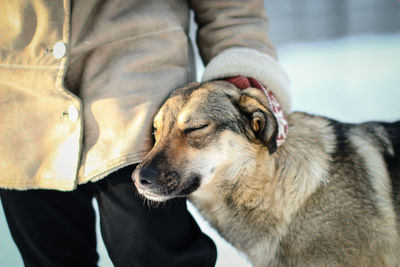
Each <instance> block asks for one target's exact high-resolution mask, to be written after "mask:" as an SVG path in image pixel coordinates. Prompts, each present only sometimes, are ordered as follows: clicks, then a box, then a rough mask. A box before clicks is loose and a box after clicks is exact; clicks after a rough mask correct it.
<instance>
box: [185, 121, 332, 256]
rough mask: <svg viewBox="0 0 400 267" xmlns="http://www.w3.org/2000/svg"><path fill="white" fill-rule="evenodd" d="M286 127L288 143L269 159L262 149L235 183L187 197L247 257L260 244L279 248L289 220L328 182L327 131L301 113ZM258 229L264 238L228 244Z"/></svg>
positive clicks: (212, 186) (220, 182) (222, 183)
mask: <svg viewBox="0 0 400 267" xmlns="http://www.w3.org/2000/svg"><path fill="white" fill-rule="evenodd" d="M288 121H289V127H290V131H289V135H288V138H287V140H286V142H285V143H284V144H283V145H282V146H281V147H279V149H278V150H277V151H276V152H275V153H274V154H273V155H269V152H268V150H267V149H266V148H260V149H259V151H258V152H257V156H256V157H255V159H254V161H253V162H251V161H249V162H248V164H244V165H243V167H242V169H241V170H240V171H239V172H238V175H237V176H236V177H234V178H232V177H230V178H229V181H228V180H224V179H221V180H218V179H217V182H216V183H214V184H210V185H207V186H206V188H203V189H200V190H199V191H198V192H195V193H194V194H193V195H192V196H191V200H192V202H193V203H194V204H195V206H196V207H198V209H199V210H200V212H201V213H202V214H203V216H204V217H205V218H206V219H207V220H209V221H210V223H211V224H212V225H213V226H214V227H215V228H216V229H218V231H219V232H220V234H221V235H222V236H224V237H225V238H226V239H227V240H228V241H230V242H231V243H233V244H234V245H235V246H236V247H238V248H239V249H241V250H243V251H245V252H246V253H250V252H249V250H251V249H252V248H251V246H254V243H257V242H255V240H259V239H260V238H261V239H265V238H267V239H269V241H268V242H269V243H271V244H272V243H275V244H276V245H277V240H279V238H280V237H281V236H283V235H284V234H285V232H286V229H287V227H288V226H289V225H290V222H291V218H292V216H293V215H294V214H295V213H296V212H297V211H298V209H299V208H300V207H301V205H302V204H303V201H304V199H307V198H306V197H305V196H311V194H313V193H314V192H315V190H317V188H318V187H320V186H321V185H323V184H324V183H327V182H328V181H327V180H326V177H327V175H326V173H327V171H328V170H327V169H328V161H329V158H327V156H326V155H329V154H330V152H331V150H332V147H333V145H334V142H335V139H334V136H331V134H330V133H329V130H327V129H328V128H329V126H328V125H326V127H324V128H320V127H319V128H317V127H315V126H314V125H313V124H312V121H311V122H310V120H307V119H306V118H305V115H304V114H302V113H293V114H291V115H289V116H288ZM327 123H328V122H327ZM326 140H329V141H328V142H327V141H326ZM322 150H323V151H322ZM319 152H320V153H319ZM261 163H262V164H261ZM232 179H233V180H232ZM255 210H257V211H258V213H257V212H254V211H255ZM252 225H257V227H253V226H252ZM260 225H262V226H263V228H264V229H265V233H267V235H261V236H260V233H259V232H257V233H253V234H254V237H251V238H248V239H247V240H249V241H250V240H251V242H249V244H243V239H242V240H241V243H240V244H238V243H237V242H238V241H237V240H232V239H231V238H230V237H231V236H238V235H237V234H231V233H230V232H231V231H241V229H242V230H243V231H245V232H246V234H249V229H260ZM260 241H261V240H260ZM263 242H265V240H263ZM270 249H271V250H274V248H273V247H271V248H270ZM270 253H272V254H273V253H274V252H273V251H270Z"/></svg>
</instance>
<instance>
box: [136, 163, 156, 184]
mask: <svg viewBox="0 0 400 267" xmlns="http://www.w3.org/2000/svg"><path fill="white" fill-rule="evenodd" d="M157 177H158V173H157V171H156V170H155V169H153V168H152V167H150V166H148V167H144V168H142V169H141V170H140V172H139V179H138V180H139V183H140V184H141V185H142V186H149V185H151V184H153V183H155V182H156V180H157Z"/></svg>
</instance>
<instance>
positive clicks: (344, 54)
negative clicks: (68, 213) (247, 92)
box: [0, 33, 400, 267]
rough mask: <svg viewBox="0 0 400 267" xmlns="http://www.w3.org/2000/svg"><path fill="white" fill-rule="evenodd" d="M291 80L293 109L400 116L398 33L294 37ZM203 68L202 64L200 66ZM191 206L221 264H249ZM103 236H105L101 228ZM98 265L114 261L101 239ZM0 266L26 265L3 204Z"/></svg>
mask: <svg viewBox="0 0 400 267" xmlns="http://www.w3.org/2000/svg"><path fill="white" fill-rule="evenodd" d="M278 54H279V57H280V62H281V64H282V66H283V67H284V69H285V70H286V71H287V72H288V75H289V77H290V80H291V84H292V100H293V101H292V102H293V105H292V107H293V108H292V110H296V111H307V112H310V113H315V114H319V115H324V116H329V117H331V118H335V119H339V120H343V121H346V122H361V121H365V120H384V121H392V120H396V119H400V33H397V34H390V35H368V36H358V37H349V38H343V39H338V40H333V41H323V42H313V43H293V44H290V45H286V46H284V47H278ZM199 71H200V72H201V71H202V69H201V68H199ZM189 209H190V210H191V212H192V213H193V214H194V216H195V218H196V219H197V220H198V222H199V224H200V226H201V227H202V229H203V231H204V232H206V233H207V234H209V235H210V236H211V237H212V238H213V239H214V240H215V242H216V244H217V247H218V259H217V267H236V266H237V267H239V266H240V267H246V266H250V264H249V263H248V262H247V261H246V259H245V258H244V256H243V255H241V254H239V253H238V252H237V251H236V250H235V249H233V248H232V247H231V246H230V245H229V244H227V243H226V242H225V241H224V240H223V239H222V238H220V237H219V236H218V234H217V233H216V232H215V231H214V230H213V229H211V228H210V227H209V226H208V224H207V223H206V222H205V221H204V220H203V219H201V217H200V216H199V215H198V214H197V212H196V211H195V209H194V208H193V207H192V206H190V207H189ZM98 236H99V239H100V240H101V236H100V233H99V231H98ZM98 251H99V254H100V262H99V265H100V266H101V267H108V266H112V264H111V262H110V260H109V259H108V256H107V253H106V250H105V248H104V244H103V243H102V241H100V242H99V246H98ZM0 266H1V267H19V266H23V264H22V261H21V258H20V255H19V253H18V251H17V249H16V247H15V245H14V244H13V242H12V239H11V236H10V234H9V232H8V229H7V224H6V221H5V218H4V214H3V211H2V208H0Z"/></svg>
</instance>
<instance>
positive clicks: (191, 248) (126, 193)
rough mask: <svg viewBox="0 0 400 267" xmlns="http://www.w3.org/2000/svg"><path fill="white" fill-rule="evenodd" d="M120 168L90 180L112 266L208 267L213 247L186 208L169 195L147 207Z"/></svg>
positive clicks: (213, 258) (212, 261) (183, 202)
mask: <svg viewBox="0 0 400 267" xmlns="http://www.w3.org/2000/svg"><path fill="white" fill-rule="evenodd" d="M133 169H134V167H126V168H123V169H121V170H119V171H117V172H115V173H113V174H112V175H110V176H109V177H107V178H105V179H104V180H102V181H100V182H98V183H96V185H97V187H98V188H97V189H98V190H97V191H98V192H99V193H98V194H97V195H96V198H97V200H98V203H99V209H100V225H101V232H102V235H103V239H104V243H105V245H106V247H107V251H108V254H109V256H110V258H111V260H112V262H113V263H114V265H115V266H117V267H125V266H136V267H139V266H140V267H152V266H156V267H167V266H175V267H178V266H181V267H197V266H204V267H206V266H207V267H208V266H214V265H215V261H216V247H215V245H214V242H213V241H212V240H211V239H210V238H209V237H208V236H206V235H205V234H203V233H202V232H201V231H200V229H199V227H198V225H197V224H196V222H195V221H194V219H193V217H192V216H191V214H190V213H189V212H188V210H187V208H186V200H185V199H183V198H181V199H175V200H172V201H168V202H167V203H164V204H161V205H159V206H158V207H149V205H147V204H146V202H145V201H144V200H143V199H142V198H141V197H140V196H138V193H137V191H136V188H135V186H134V184H133V182H132V180H131V178H130V176H131V173H132V171H133Z"/></svg>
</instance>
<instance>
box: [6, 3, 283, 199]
mask: <svg viewBox="0 0 400 267" xmlns="http://www.w3.org/2000/svg"><path fill="white" fill-rule="evenodd" d="M191 9H192V10H193V11H194V14H195V19H196V22H197V24H198V27H199V28H198V33H197V45H198V47H199V50H200V54H201V57H202V59H203V61H204V63H205V65H206V68H205V72H204V76H203V80H204V81H206V80H213V79H219V78H224V77H229V76H235V75H245V76H250V77H254V78H256V79H258V80H259V81H261V82H262V83H264V84H265V85H266V86H267V87H268V88H269V89H270V90H272V91H273V92H274V93H275V95H276V96H277V98H278V99H279V101H280V102H281V105H282V106H283V108H284V109H285V110H286V111H287V110H288V109H289V105H290V104H289V95H288V80H287V77H286V75H285V73H284V71H283V70H282V69H281V68H280V67H279V65H278V63H277V61H276V55H275V51H274V48H273V47H272V45H271V43H270V41H269V39H268V37H267V35H266V32H267V26H268V24H267V19H266V16H265V11H264V7H263V3H262V1H261V0H243V1H203V0H193V1H184V0H168V1H167V0H146V1H135V0H133V1H127V0H110V1H86V0H77V1H72V3H71V1H68V0H64V1H61V0H60V1H55V0H26V1H24V0H15V1H0V187H2V188H12V189H20V190H24V189H33V188H46V189H57V190H64V191H67V190H73V189H74V188H76V186H77V184H82V183H86V182H88V181H97V180H99V179H101V178H103V177H105V176H106V175H107V174H109V173H111V172H113V171H115V170H117V169H118V168H121V167H123V166H127V165H130V164H134V163H138V162H140V160H141V159H142V157H143V156H144V155H145V153H146V152H147V151H148V150H149V149H150V147H151V145H152V139H151V133H150V132H151V122H152V117H153V115H154V114H155V112H156V111H157V108H158V107H159V105H160V103H161V102H162V101H163V99H165V97H166V96H167V94H168V93H169V92H170V91H171V90H173V89H175V88H177V87H179V86H182V85H183V84H184V83H186V82H188V81H193V80H194V79H195V77H194V74H195V72H194V57H193V52H192V47H191V43H190V40H189V39H188V31H189V14H190V10H191Z"/></svg>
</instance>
